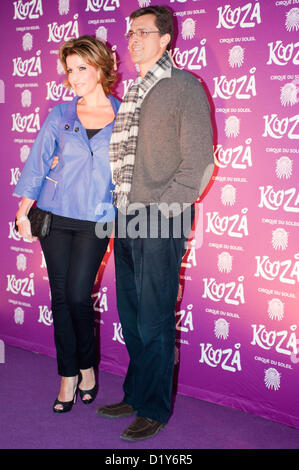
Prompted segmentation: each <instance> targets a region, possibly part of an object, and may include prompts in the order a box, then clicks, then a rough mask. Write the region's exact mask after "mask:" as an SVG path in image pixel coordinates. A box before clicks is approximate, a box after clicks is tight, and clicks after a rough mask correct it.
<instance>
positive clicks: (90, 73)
mask: <svg viewBox="0 0 299 470" xmlns="http://www.w3.org/2000/svg"><path fill="white" fill-rule="evenodd" d="M66 65H67V74H68V80H69V83H70V85H71V87H72V88H73V89H74V90H75V92H76V95H78V96H85V95H88V94H89V93H92V92H93V91H94V90H95V89H96V86H97V84H98V83H99V78H100V72H99V70H97V69H96V68H95V67H94V66H93V65H90V64H88V63H87V62H85V61H84V60H83V59H82V58H81V57H80V56H79V55H77V54H72V55H69V56H68V57H67V58H66Z"/></svg>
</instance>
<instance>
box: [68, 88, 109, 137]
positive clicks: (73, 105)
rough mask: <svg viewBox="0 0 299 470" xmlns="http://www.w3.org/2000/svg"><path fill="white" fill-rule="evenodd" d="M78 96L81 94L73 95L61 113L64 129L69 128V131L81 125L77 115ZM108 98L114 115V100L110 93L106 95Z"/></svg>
mask: <svg viewBox="0 0 299 470" xmlns="http://www.w3.org/2000/svg"><path fill="white" fill-rule="evenodd" d="M80 98H81V96H75V98H74V99H73V100H72V101H71V102H70V103H69V106H67V109H66V111H65V113H64V115H63V121H62V123H63V127H64V128H65V129H70V130H71V131H73V130H74V129H75V128H78V127H80V126H82V124H81V122H80V120H79V118H78V115H77V103H78V100H79V99H80ZM108 98H109V100H110V103H111V105H112V108H113V111H114V114H115V116H116V114H117V107H116V100H115V98H114V97H113V96H112V95H108Z"/></svg>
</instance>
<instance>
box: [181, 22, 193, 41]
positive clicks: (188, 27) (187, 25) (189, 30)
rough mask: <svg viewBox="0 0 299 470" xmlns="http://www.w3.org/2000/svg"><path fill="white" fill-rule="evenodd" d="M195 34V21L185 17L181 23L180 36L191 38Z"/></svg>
mask: <svg viewBox="0 0 299 470" xmlns="http://www.w3.org/2000/svg"><path fill="white" fill-rule="evenodd" d="M194 36H195V21H194V20H193V19H192V18H187V19H186V20H185V21H184V22H183V24H182V38H183V39H192V38H194Z"/></svg>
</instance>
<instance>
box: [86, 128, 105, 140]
mask: <svg viewBox="0 0 299 470" xmlns="http://www.w3.org/2000/svg"><path fill="white" fill-rule="evenodd" d="M101 130H102V129H86V133H87V137H88V138H89V139H91V138H92V137H93V136H94V135H96V134H97V133H98V132H100V131H101Z"/></svg>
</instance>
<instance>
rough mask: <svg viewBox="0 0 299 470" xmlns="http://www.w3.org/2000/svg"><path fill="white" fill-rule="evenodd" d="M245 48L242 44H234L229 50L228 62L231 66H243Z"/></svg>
mask: <svg viewBox="0 0 299 470" xmlns="http://www.w3.org/2000/svg"><path fill="white" fill-rule="evenodd" d="M244 50H245V49H244V48H243V47H241V46H234V47H232V48H231V49H230V50H229V56H228V63H229V65H230V66H231V67H242V65H243V62H244Z"/></svg>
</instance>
